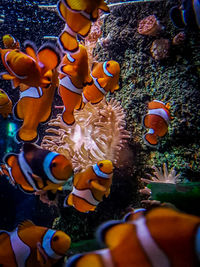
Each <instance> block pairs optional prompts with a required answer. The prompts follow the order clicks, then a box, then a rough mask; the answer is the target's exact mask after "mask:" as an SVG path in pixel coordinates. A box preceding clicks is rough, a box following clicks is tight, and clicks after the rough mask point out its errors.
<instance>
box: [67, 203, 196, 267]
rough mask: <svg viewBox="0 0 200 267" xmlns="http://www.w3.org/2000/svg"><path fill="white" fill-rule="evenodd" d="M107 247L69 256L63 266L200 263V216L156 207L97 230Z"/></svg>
mask: <svg viewBox="0 0 200 267" xmlns="http://www.w3.org/2000/svg"><path fill="white" fill-rule="evenodd" d="M97 238H98V241H99V242H100V243H102V244H103V245H104V246H106V247H107V248H105V249H101V250H96V251H93V252H89V253H83V254H78V255H75V256H72V257H70V258H69V260H68V261H67V263H66V265H65V266H66V267H89V266H98V267H132V266H137V267H152V266H153V267H171V266H182V267H186V266H190V267H197V266H199V265H200V218H199V217H196V216H193V215H188V214H184V213H181V212H178V211H175V210H173V209H169V208H164V207H162V208H161V207H159V208H155V209H152V210H150V211H148V212H146V214H142V213H140V215H137V216H133V217H132V219H131V220H127V221H126V222H124V221H108V222H106V223H104V224H103V225H101V226H100V227H99V229H98V230H97Z"/></svg>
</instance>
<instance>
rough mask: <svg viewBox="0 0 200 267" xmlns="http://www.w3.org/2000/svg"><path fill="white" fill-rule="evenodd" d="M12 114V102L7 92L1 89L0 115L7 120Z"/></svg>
mask: <svg viewBox="0 0 200 267" xmlns="http://www.w3.org/2000/svg"><path fill="white" fill-rule="evenodd" d="M11 113H12V101H11V99H10V98H9V96H8V95H7V94H6V92H5V91H4V90H2V89H0V114H1V115H2V116H3V118H7V117H8V115H9V114H11Z"/></svg>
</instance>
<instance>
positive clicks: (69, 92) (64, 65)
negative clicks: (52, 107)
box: [59, 44, 92, 125]
mask: <svg viewBox="0 0 200 267" xmlns="http://www.w3.org/2000/svg"><path fill="white" fill-rule="evenodd" d="M59 72H60V75H59V80H60V85H59V94H60V96H61V97H62V101H63V104H64V111H63V114H62V119H63V121H64V122H65V123H66V124H67V125H72V124H73V123H74V122H75V119H74V115H73V113H74V109H75V108H77V109H79V108H80V107H81V106H82V95H81V94H82V92H83V86H85V85H86V84H88V83H92V77H91V76H90V74H89V68H88V55H87V50H86V48H85V47H84V46H83V45H80V44H79V50H78V51H77V52H76V53H73V54H69V53H67V54H66V55H65V56H64V57H63V59H62V62H61V68H60V71H59Z"/></svg>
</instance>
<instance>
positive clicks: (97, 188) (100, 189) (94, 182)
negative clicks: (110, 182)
mask: <svg viewBox="0 0 200 267" xmlns="http://www.w3.org/2000/svg"><path fill="white" fill-rule="evenodd" d="M91 186H92V187H93V188H94V189H96V190H98V191H101V192H106V188H105V187H104V186H103V185H100V184H99V183H97V182H96V181H91Z"/></svg>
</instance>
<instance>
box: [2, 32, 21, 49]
mask: <svg viewBox="0 0 200 267" xmlns="http://www.w3.org/2000/svg"><path fill="white" fill-rule="evenodd" d="M2 39H3V45H4V47H5V48H6V49H20V43H19V41H17V40H16V39H15V38H14V37H13V36H12V35H11V34H5V35H4V36H3V38H2Z"/></svg>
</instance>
